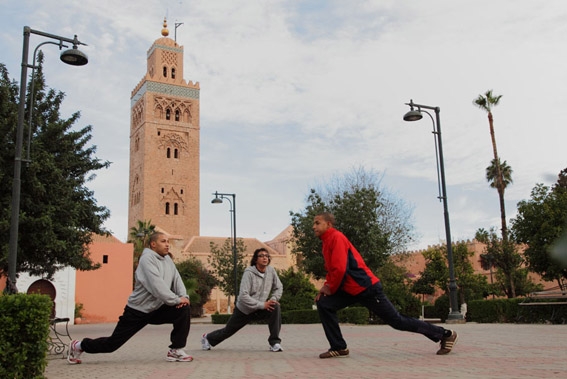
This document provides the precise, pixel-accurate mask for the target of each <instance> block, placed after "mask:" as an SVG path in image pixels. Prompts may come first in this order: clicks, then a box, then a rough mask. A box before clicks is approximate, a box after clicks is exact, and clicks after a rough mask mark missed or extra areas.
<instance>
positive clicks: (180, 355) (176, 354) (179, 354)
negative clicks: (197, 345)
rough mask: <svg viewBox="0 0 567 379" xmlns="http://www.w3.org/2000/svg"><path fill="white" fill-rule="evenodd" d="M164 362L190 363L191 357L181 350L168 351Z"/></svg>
mask: <svg viewBox="0 0 567 379" xmlns="http://www.w3.org/2000/svg"><path fill="white" fill-rule="evenodd" d="M165 360H166V361H169V362H191V361H192V360H193V357H192V356H190V355H188V354H187V353H185V351H184V350H183V349H169V351H168V352H167V356H166V357H165Z"/></svg>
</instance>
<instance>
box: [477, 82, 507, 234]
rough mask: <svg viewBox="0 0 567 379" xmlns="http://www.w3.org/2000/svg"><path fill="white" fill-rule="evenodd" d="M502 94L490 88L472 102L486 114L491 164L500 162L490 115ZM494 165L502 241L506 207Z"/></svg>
mask: <svg viewBox="0 0 567 379" xmlns="http://www.w3.org/2000/svg"><path fill="white" fill-rule="evenodd" d="M501 98H502V95H498V96H495V95H493V94H492V90H489V91H486V93H485V94H484V96H483V95H478V97H477V98H476V99H475V100H474V101H473V104H474V105H475V106H477V107H479V108H480V109H482V110H483V111H485V112H486V113H487V114H488V126H489V128H490V139H491V141H492V152H493V154H494V159H493V161H492V162H493V164H494V163H495V162H500V159H499V158H498V150H497V148H496V136H495V134H494V119H493V117H492V108H493V107H495V106H497V105H498V104H499V103H500V99H501ZM495 166H496V190H497V191H498V198H499V200H500V220H501V223H502V239H503V240H504V241H507V240H508V229H507V227H506V207H505V203H504V179H503V177H502V171H501V166H500V165H495Z"/></svg>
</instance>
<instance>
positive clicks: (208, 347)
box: [201, 333, 211, 350]
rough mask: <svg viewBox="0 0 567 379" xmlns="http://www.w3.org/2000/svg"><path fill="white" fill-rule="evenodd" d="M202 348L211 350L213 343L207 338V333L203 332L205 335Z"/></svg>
mask: <svg viewBox="0 0 567 379" xmlns="http://www.w3.org/2000/svg"><path fill="white" fill-rule="evenodd" d="M201 348H202V349H203V350H211V345H210V344H209V340H208V339H207V333H205V334H203V337H201Z"/></svg>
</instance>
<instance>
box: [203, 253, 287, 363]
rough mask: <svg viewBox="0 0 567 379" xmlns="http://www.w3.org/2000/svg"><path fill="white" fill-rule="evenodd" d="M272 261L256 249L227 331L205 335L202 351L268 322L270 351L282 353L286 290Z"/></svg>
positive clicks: (225, 328) (225, 329) (241, 283)
mask: <svg viewBox="0 0 567 379" xmlns="http://www.w3.org/2000/svg"><path fill="white" fill-rule="evenodd" d="M270 262H271V258H270V254H269V253H268V250H266V249H264V248H260V249H256V250H255V251H254V255H253V256H252V260H251V261H250V266H249V267H247V268H246V270H244V274H243V275H242V280H241V281H240V291H239V293H238V300H237V301H236V306H235V307H234V313H233V314H232V316H230V318H229V319H228V322H227V323H226V326H225V327H224V328H221V329H218V330H215V331H214V332H211V333H208V334H207V333H205V334H203V337H202V338H201V346H202V348H203V350H211V346H216V345H218V344H219V343H221V342H222V341H224V340H225V339H227V338H229V337H230V336H232V335H233V334H234V333H236V332H238V331H239V330H240V329H242V328H243V327H244V326H246V325H247V324H248V323H250V322H251V321H255V320H266V319H267V320H268V328H269V330H270V336H269V337H268V343H269V344H270V351H274V352H277V351H282V350H283V349H282V347H281V345H280V343H281V341H282V340H281V339H280V329H281V326H282V315H281V310H280V304H279V302H278V301H279V300H280V298H281V297H282V293H283V286H282V282H281V281H280V278H279V277H278V274H277V272H276V270H275V269H274V268H273V267H272V266H270Z"/></svg>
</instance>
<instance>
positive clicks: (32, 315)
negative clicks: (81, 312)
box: [0, 294, 53, 379]
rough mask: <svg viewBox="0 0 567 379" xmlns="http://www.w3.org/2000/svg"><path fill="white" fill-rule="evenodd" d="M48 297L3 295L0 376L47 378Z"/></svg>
mask: <svg viewBox="0 0 567 379" xmlns="http://www.w3.org/2000/svg"><path fill="white" fill-rule="evenodd" d="M52 307H53V303H52V301H51V299H50V298H49V296H46V295H39V294H31V295H27V294H15V295H2V296H0V378H13V379H19V378H22V379H30V378H44V376H43V373H44V371H45V367H46V366H47V349H48V347H47V338H48V336H49V317H50V315H51V310H52Z"/></svg>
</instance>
